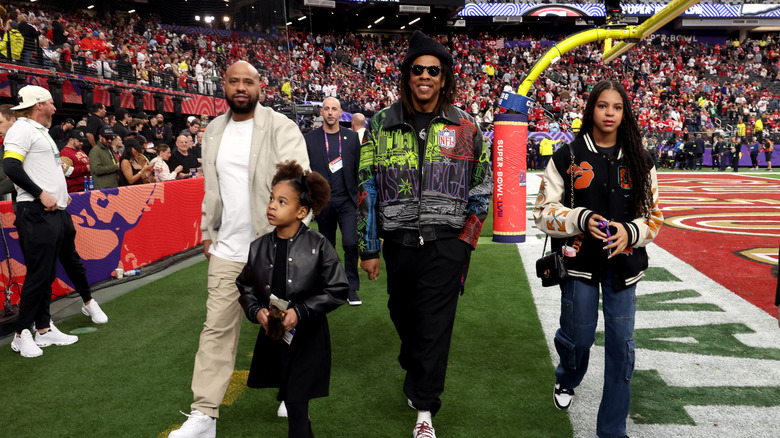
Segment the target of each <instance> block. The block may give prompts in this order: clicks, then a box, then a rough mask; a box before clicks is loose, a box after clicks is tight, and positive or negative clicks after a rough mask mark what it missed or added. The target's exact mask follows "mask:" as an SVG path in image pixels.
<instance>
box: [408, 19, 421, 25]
mask: <svg viewBox="0 0 780 438" xmlns="http://www.w3.org/2000/svg"><path fill="white" fill-rule="evenodd" d="M418 21H420V17H417V18H415V19H414V20H412V21H410V22H409V26H411V25H413V24H414V23H417V22H418Z"/></svg>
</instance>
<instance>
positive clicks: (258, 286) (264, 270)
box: [236, 224, 349, 323]
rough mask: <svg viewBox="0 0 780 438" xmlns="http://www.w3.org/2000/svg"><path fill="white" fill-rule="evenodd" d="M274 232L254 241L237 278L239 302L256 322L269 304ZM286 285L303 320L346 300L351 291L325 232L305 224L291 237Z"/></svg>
mask: <svg viewBox="0 0 780 438" xmlns="http://www.w3.org/2000/svg"><path fill="white" fill-rule="evenodd" d="M275 234H276V231H272V232H270V233H268V234H266V235H264V236H262V237H260V238H259V239H257V240H255V241H254V242H252V244H251V245H250V247H249V261H248V262H247V265H246V266H245V267H244V270H243V271H242V272H241V275H239V277H238V279H237V280H236V285H237V286H238V290H239V292H240V293H241V296H240V297H239V303H240V304H241V307H243V308H244V312H246V315H247V317H248V318H249V320H250V321H252V322H253V323H257V319H256V317H257V312H258V310H260V309H261V308H263V307H265V308H268V307H269V297H270V295H271V291H272V280H273V271H274V268H273V261H274V259H275V256H276V249H277V245H276V243H275V242H274V235H275ZM285 286H286V293H287V300H288V301H289V302H290V308H292V309H295V311H296V312H297V313H298V318H299V320H301V321H305V320H307V319H309V318H311V317H314V316H317V315H322V314H325V313H328V312H330V311H331V310H334V309H335V308H337V307H338V306H340V305H342V304H344V302H345V301H346V299H347V295H348V293H349V283H347V276H346V274H345V273H344V268H343V267H342V266H341V263H340V262H339V257H338V255H337V254H336V250H335V249H333V246H332V245H331V244H330V242H328V240H327V239H326V238H325V236H323V235H322V234H320V233H319V232H318V231H316V230H312V229H310V228H309V227H307V226H306V225H304V224H301V227H300V228H299V229H298V232H297V233H296V234H295V236H293V237H291V238H290V239H288V244H287V273H286V275H285Z"/></svg>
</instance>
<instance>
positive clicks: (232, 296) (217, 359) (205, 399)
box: [192, 255, 245, 417]
mask: <svg viewBox="0 0 780 438" xmlns="http://www.w3.org/2000/svg"><path fill="white" fill-rule="evenodd" d="M244 265H245V263H237V262H231V261H229V260H225V259H221V258H219V257H216V256H213V255H212V256H211V259H210V262H209V274H208V290H209V298H208V301H207V302H206V322H205V323H204V324H203V331H202V332H201V333H200V344H199V345H198V353H197V354H196V355H195V369H194V370H193V372H192V394H193V400H194V402H193V403H192V409H197V410H199V411H201V412H203V413H204V414H206V415H208V416H210V417H219V405H220V404H222V398H223V397H224V396H225V391H226V390H227V387H228V384H229V383H230V377H231V376H232V375H233V368H234V367H235V365H236V350H237V348H238V337H239V335H240V333H241V321H242V320H243V319H244V311H243V310H242V309H241V305H240V304H238V296H239V293H238V288H237V287H236V278H238V275H239V274H240V273H241V270H242V269H243V268H244Z"/></svg>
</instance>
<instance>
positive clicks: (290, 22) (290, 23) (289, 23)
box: [284, 21, 292, 26]
mask: <svg viewBox="0 0 780 438" xmlns="http://www.w3.org/2000/svg"><path fill="white" fill-rule="evenodd" d="M284 25H285V26H292V21H288V22H287V23H284Z"/></svg>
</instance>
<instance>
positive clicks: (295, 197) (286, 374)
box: [236, 161, 349, 438]
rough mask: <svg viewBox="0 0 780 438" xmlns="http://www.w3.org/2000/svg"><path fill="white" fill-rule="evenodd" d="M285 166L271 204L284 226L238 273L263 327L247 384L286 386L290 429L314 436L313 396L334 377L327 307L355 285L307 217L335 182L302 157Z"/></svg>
mask: <svg viewBox="0 0 780 438" xmlns="http://www.w3.org/2000/svg"><path fill="white" fill-rule="evenodd" d="M277 168H278V172H277V173H276V175H275V176H274V178H273V181H272V185H273V190H272V192H271V199H270V200H269V201H268V208H267V214H268V222H269V223H270V224H271V225H274V226H275V227H276V229H275V230H274V231H272V232H271V233H268V234H266V235H264V236H262V237H260V238H258V239H257V240H255V241H254V242H252V244H251V245H250V248H249V260H248V262H247V265H246V267H245V268H244V270H243V271H242V272H241V275H239V277H238V279H237V280H236V284H237V285H238V290H239V291H240V292H241V296H240V298H239V302H240V303H241V306H242V307H243V308H244V312H245V313H246V316H247V318H248V319H249V320H250V321H252V322H253V323H255V324H260V325H261V326H262V329H261V330H260V333H259V334H258V336H257V343H256V344H255V353H254V357H253V359H252V366H251V368H250V371H249V378H248V381H247V385H248V386H249V387H252V388H279V395H278V396H277V399H278V400H279V401H281V402H284V403H285V405H286V408H287V415H288V425H289V433H288V436H289V437H291V438H292V437H295V438H298V437H305V438H309V437H313V436H314V434H313V432H312V429H311V421H310V420H309V412H308V410H309V400H310V399H312V398H317V397H326V396H327V395H328V387H329V383H330V367H331V348H330V331H329V329H328V320H327V318H326V317H325V314H326V313H328V312H330V311H332V310H334V309H335V308H337V307H338V306H340V305H342V304H344V302H345V301H346V299H347V294H348V293H349V284H348V283H347V278H346V275H345V274H344V268H343V267H342V266H341V263H340V262H339V258H338V255H337V254H336V251H335V250H334V249H333V246H332V245H331V244H330V243H329V242H328V240H327V239H326V238H325V237H324V236H323V235H322V234H320V233H319V232H317V231H316V230H312V229H310V228H308V227H307V226H306V225H305V224H304V223H303V219H304V218H305V217H306V216H307V215H308V213H309V209H312V210H313V211H314V212H315V213H318V212H319V211H320V210H321V209H322V207H324V206H325V205H326V204H327V203H328V199H329V197H330V188H329V187H328V183H327V182H326V181H325V179H324V178H323V177H322V175H320V174H318V173H316V172H307V173H304V171H303V169H302V168H301V166H300V165H298V164H297V163H296V162H295V161H291V162H284V163H281V164H278V165H277Z"/></svg>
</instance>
